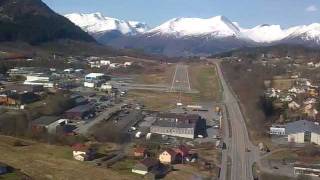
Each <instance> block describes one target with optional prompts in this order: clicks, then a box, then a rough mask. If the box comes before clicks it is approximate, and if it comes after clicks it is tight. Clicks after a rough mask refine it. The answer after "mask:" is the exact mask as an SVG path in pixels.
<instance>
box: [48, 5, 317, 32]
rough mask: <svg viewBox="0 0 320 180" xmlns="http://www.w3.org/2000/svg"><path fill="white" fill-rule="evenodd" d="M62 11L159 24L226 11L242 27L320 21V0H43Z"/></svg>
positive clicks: (227, 15) (286, 25)
mask: <svg viewBox="0 0 320 180" xmlns="http://www.w3.org/2000/svg"><path fill="white" fill-rule="evenodd" d="M44 2H45V3H47V4H48V5H49V6H50V7H51V8H52V9H54V10H55V11H56V12H58V13H60V14H67V13H72V12H81V13H92V12H101V13H102V14H104V15H105V16H109V17H115V18H119V19H124V20H136V21H142V22H146V23H147V24H149V25H150V26H151V27H154V26H157V25H159V24H161V23H163V22H165V21H167V20H169V19H171V18H175V17H200V18H208V17H213V16H216V15H224V16H226V17H228V18H229V19H230V20H231V21H236V22H239V23H240V25H241V26H243V27H253V26H255V25H258V24H280V25H282V26H283V27H290V26H294V25H301V24H310V23H313V22H320V0H44Z"/></svg>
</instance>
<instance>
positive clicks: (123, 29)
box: [65, 12, 149, 35]
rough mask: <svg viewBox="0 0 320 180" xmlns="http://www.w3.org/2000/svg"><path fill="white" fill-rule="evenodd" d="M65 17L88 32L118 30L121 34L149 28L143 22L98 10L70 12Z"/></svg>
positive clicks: (143, 30)
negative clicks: (104, 14)
mask: <svg viewBox="0 0 320 180" xmlns="http://www.w3.org/2000/svg"><path fill="white" fill-rule="evenodd" d="M65 17H66V18H68V19H69V20H70V21H72V22H73V23H74V24H76V25H78V26H79V27H81V28H82V29H83V30H85V31H86V32H88V33H90V34H97V33H104V32H108V31H119V32H120V33H122V34H132V35H134V34H137V33H143V32H145V31H147V30H148V29H149V28H148V26H147V25H146V24H145V23H141V22H137V21H123V20H119V19H115V18H110V17H105V16H103V15H102V14H101V13H99V12H98V13H92V14H80V13H72V14H67V15H65Z"/></svg>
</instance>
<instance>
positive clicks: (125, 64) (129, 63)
mask: <svg viewBox="0 0 320 180" xmlns="http://www.w3.org/2000/svg"><path fill="white" fill-rule="evenodd" d="M123 65H124V67H127V66H131V65H132V62H125V63H124V64H123Z"/></svg>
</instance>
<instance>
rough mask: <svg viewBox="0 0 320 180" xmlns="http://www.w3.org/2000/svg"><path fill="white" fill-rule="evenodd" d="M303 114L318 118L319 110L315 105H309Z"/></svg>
mask: <svg viewBox="0 0 320 180" xmlns="http://www.w3.org/2000/svg"><path fill="white" fill-rule="evenodd" d="M303 113H304V114H306V115H307V116H308V117H311V118H314V119H315V118H316V116H317V114H318V113H319V112H318V110H317V109H316V108H315V107H314V106H313V104H308V105H306V106H305V107H304V108H303Z"/></svg>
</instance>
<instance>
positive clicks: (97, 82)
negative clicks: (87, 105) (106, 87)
mask: <svg viewBox="0 0 320 180" xmlns="http://www.w3.org/2000/svg"><path fill="white" fill-rule="evenodd" d="M108 80H110V77H109V76H106V75H105V74H103V73H90V74H87V75H86V76H85V79H84V81H85V82H84V87H89V88H95V87H100V86H101V85H102V84H103V83H105V82H106V81H108Z"/></svg>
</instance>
